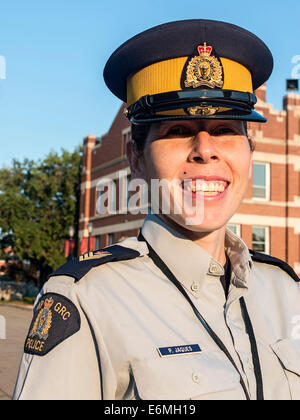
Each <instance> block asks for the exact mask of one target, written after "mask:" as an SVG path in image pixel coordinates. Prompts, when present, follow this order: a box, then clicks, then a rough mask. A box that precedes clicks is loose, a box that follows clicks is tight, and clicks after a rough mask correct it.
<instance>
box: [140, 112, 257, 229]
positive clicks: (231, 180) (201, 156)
mask: <svg viewBox="0 0 300 420" xmlns="http://www.w3.org/2000/svg"><path fill="white" fill-rule="evenodd" d="M141 159H142V161H141ZM138 167H139V176H142V177H143V178H144V179H145V180H146V181H147V182H148V185H149V187H150V190H151V194H153V185H152V187H151V180H166V181H168V182H169V185H172V186H171V187H170V188H169V190H170V191H169V192H170V195H171V201H170V203H171V205H170V211H169V214H164V216H163V217H164V218H165V219H166V218H167V219H171V221H172V222H175V223H176V224H177V225H179V226H181V227H183V228H185V229H188V230H191V231H194V232H210V231H215V230H217V229H220V228H222V227H223V226H225V225H226V223H227V222H228V221H229V219H230V218H231V217H232V216H233V214H234V213H235V212H236V211H237V209H238V207H239V206H240V204H241V202H242V200H243V198H244V195H245V193H246V189H247V186H248V181H249V179H250V177H251V169H252V152H251V150H250V146H249V142H248V138H247V136H246V133H245V129H244V126H243V123H242V122H241V121H222V120H202V121H201V120H193V121H184V120H182V121H176V122H174V121H172V122H163V123H159V124H153V125H152V126H151V128H150V131H149V134H148V137H147V139H146V144H145V149H144V152H143V155H142V156H141V157H140V158H139V163H138ZM132 169H133V175H134V173H135V169H134V168H132ZM137 172H138V171H137ZM137 172H136V173H137ZM160 199H161V196H160ZM161 206H162V204H161V202H160V209H161ZM179 207H180V211H178V208H179Z"/></svg>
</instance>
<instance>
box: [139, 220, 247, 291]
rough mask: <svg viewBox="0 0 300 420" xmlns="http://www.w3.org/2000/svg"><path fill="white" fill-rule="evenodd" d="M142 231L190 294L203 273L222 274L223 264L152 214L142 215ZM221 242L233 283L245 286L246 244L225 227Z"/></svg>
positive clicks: (196, 286) (202, 280) (197, 285)
mask: <svg viewBox="0 0 300 420" xmlns="http://www.w3.org/2000/svg"><path fill="white" fill-rule="evenodd" d="M142 234H143V236H144V238H145V239H146V240H147V242H149V244H150V245H151V246H152V248H153V249H154V250H155V251H156V253H157V254H158V255H159V256H160V258H161V259H162V260H163V261H164V263H165V264H166V265H167V267H168V268H169V270H171V271H172V273H173V274H174V276H175V277H176V278H177V279H178V281H180V282H181V283H182V285H183V286H184V287H186V288H187V289H188V290H189V291H192V293H193V294H194V295H197V294H198V293H199V291H200V289H201V287H202V286H203V282H205V280H206V279H207V275H208V276H218V277H219V276H221V275H223V274H224V268H223V266H222V265H221V264H220V263H219V262H218V261H216V260H215V259H214V258H213V257H212V256H211V255H210V254H209V253H208V252H206V251H205V250H204V249H203V248H201V247H200V246H199V245H196V244H195V243H194V242H193V241H191V240H189V239H187V238H186V237H185V236H183V235H182V234H180V233H178V232H177V231H176V230H174V229H173V228H171V227H170V226H168V225H167V224H166V223H165V222H164V221H163V220H161V219H160V218H159V217H158V216H156V215H154V214H148V215H147V216H146V219H145V221H144V224H143V227H142ZM225 244H226V252H227V255H228V257H229V259H230V261H231V266H232V269H233V273H234V276H233V280H232V281H233V283H235V285H236V286H237V287H247V286H246V284H247V281H248V278H249V260H250V261H251V257H250V254H249V251H248V248H247V246H246V245H245V243H244V242H243V241H242V240H241V239H240V238H238V237H237V236H236V235H234V234H233V233H232V232H231V231H230V230H229V229H227V230H226V240H225Z"/></svg>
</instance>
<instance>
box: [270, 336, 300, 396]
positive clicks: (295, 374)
mask: <svg viewBox="0 0 300 420" xmlns="http://www.w3.org/2000/svg"><path fill="white" fill-rule="evenodd" d="M271 348H272V350H273V351H274V353H275V354H276V356H277V357H278V359H279V360H280V362H281V365H282V366H283V368H284V371H285V375H286V378H287V380H288V383H289V388H290V392H291V397H292V399H293V400H300V340H291V339H284V340H280V341H278V342H277V343H275V344H272V345H271Z"/></svg>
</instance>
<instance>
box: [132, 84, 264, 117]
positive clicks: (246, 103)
mask: <svg viewBox="0 0 300 420" xmlns="http://www.w3.org/2000/svg"><path fill="white" fill-rule="evenodd" d="M256 102H257V99H256V96H255V95H254V94H253V93H249V92H239V91H234V90H213V89H211V90H208V89H206V90H199V89H197V90H184V91H174V92H166V93H159V94H156V95H145V96H143V97H142V98H140V99H139V100H138V101H137V102H135V103H134V104H132V105H130V106H129V107H128V108H127V110H126V111H125V114H126V116H127V117H128V119H129V120H139V119H141V118H147V117H151V116H153V115H155V114H156V113H159V112H165V111H172V110H176V109H187V108H191V107H194V106H200V107H207V106H213V107H222V108H228V109H232V108H233V109H235V110H237V111H241V112H245V113H250V112H251V111H252V110H253V109H254V105H255V104H256Z"/></svg>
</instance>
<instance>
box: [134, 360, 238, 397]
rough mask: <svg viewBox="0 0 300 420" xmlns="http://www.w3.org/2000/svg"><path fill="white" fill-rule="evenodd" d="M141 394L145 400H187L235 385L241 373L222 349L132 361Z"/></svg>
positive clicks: (225, 389) (235, 386) (232, 387)
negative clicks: (190, 354) (219, 350)
mask: <svg viewBox="0 0 300 420" xmlns="http://www.w3.org/2000/svg"><path fill="white" fill-rule="evenodd" d="M132 371H133V375H134V378H135V381H136V386H137V389H138V393H139V396H140V397H141V398H142V399H145V400H185V399H192V398H196V397H197V396H203V395H205V394H211V393H217V392H221V391H227V390H231V389H236V388H237V387H238V386H239V382H240V376H239V374H238V373H237V372H236V371H235V369H234V367H233V366H232V365H231V363H230V362H229V361H228V360H227V358H226V356H224V355H223V354H222V353H221V354H220V352H214V353H206V352H203V353H201V354H197V355H194V356H178V357H169V358H155V359H150V360H142V361H137V362H133V364H132Z"/></svg>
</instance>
